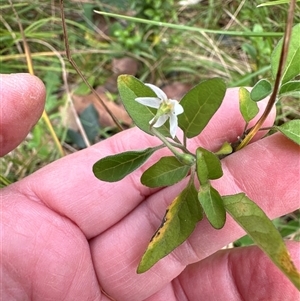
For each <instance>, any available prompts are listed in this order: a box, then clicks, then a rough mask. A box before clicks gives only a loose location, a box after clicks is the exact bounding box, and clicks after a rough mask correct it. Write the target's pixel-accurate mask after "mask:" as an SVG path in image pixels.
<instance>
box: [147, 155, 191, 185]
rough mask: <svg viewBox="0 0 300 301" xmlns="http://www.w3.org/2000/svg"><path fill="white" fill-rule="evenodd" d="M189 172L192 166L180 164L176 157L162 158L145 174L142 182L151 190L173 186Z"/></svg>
mask: <svg viewBox="0 0 300 301" xmlns="http://www.w3.org/2000/svg"><path fill="white" fill-rule="evenodd" d="M189 170H190V166H187V165H184V164H182V163H180V162H179V161H178V160H177V159H176V158H175V157H174V156H171V157H162V158H161V159H160V160H159V161H158V162H156V163H155V164H153V165H152V166H151V167H150V168H148V169H147V170H146V171H145V172H144V173H143V175H142V177H141V182H142V184H144V185H146V186H148V187H151V188H154V187H163V186H171V185H173V184H175V183H178V182H179V181H181V180H182V179H184V178H185V177H186V175H187V173H188V171H189Z"/></svg>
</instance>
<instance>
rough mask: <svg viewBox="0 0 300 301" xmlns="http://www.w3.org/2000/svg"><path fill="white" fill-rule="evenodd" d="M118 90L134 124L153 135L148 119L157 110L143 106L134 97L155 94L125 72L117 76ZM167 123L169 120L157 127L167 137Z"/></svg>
mask: <svg viewBox="0 0 300 301" xmlns="http://www.w3.org/2000/svg"><path fill="white" fill-rule="evenodd" d="M118 90H119V93H120V97H121V99H122V102H123V104H124V107H125V109H126V111H127V113H128V114H129V116H130V117H131V118H132V120H133V121H134V123H135V125H136V126H137V127H139V128H140V129H141V130H142V131H144V132H146V133H148V134H149V135H153V134H152V133H151V130H150V126H149V121H150V120H151V119H152V118H153V117H154V116H155V114H156V111H157V110H156V109H153V108H149V107H147V106H144V105H142V104H140V103H138V102H137V101H135V99H136V98H137V97H156V94H155V93H154V92H153V91H152V90H151V89H150V88H149V87H148V86H146V85H144V84H143V83H142V82H141V81H140V80H138V79H137V78H135V77H134V76H132V75H127V74H124V75H120V76H119V77H118ZM168 124H169V121H167V122H166V123H165V124H164V125H162V126H161V127H160V128H158V129H157V130H158V131H159V132H160V133H162V134H163V135H164V136H167V137H169V136H170V131H169V128H168V127H167V126H168Z"/></svg>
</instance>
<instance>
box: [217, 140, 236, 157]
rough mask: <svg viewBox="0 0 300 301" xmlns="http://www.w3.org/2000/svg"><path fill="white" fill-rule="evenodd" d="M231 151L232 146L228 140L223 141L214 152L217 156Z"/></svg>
mask: <svg viewBox="0 0 300 301" xmlns="http://www.w3.org/2000/svg"><path fill="white" fill-rule="evenodd" d="M232 152H233V149H232V146H231V144H230V143H229V142H227V141H225V142H224V143H223V145H222V146H221V147H220V149H219V150H217V151H216V152H215V153H214V154H215V155H217V156H226V155H229V154H231V153H232Z"/></svg>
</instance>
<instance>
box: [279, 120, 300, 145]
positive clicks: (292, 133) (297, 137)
mask: <svg viewBox="0 0 300 301" xmlns="http://www.w3.org/2000/svg"><path fill="white" fill-rule="evenodd" d="M275 128H276V129H277V130H278V131H280V132H281V133H282V134H283V135H284V136H286V137H287V138H289V139H291V140H292V141H294V142H295V143H297V144H298V145H300V119H295V120H291V121H288V122H286V123H284V124H283V125H280V126H276V127H275Z"/></svg>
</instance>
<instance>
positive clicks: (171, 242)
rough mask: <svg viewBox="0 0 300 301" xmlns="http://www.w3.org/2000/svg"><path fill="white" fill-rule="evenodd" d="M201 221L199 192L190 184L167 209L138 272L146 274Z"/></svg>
mask: <svg viewBox="0 0 300 301" xmlns="http://www.w3.org/2000/svg"><path fill="white" fill-rule="evenodd" d="M201 219H202V209H201V206H200V204H199V202H198V198H197V190H196V188H195V187H194V185H193V184H190V185H188V186H187V187H186V188H185V189H184V190H183V191H182V192H181V193H180V195H179V196H177V197H176V198H175V200H174V201H173V202H172V203H171V205H170V206H169V207H168V208H167V211H166V214H165V216H164V218H163V221H162V224H161V225H160V227H159V229H158V230H157V231H156V232H155V234H154V235H153V237H152V238H151V241H150V243H149V245H148V247H147V250H146V252H145V253H144V255H143V257H142V259H141V262H140V264H139V266H138V269H137V272H138V273H144V272H146V271H147V270H149V269H150V268H151V267H152V266H153V265H154V264H155V263H156V262H158V261H159V260H160V259H162V258H163V257H165V256H166V255H168V254H169V253H171V252H172V251H173V250H174V249H175V248H176V247H178V246H179V245H180V244H182V243H183V242H184V241H185V240H186V239H187V238H188V237H189V236H190V235H191V234H192V232H193V231H194V229H195V227H196V224H197V222H199V221H200V220H201Z"/></svg>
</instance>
